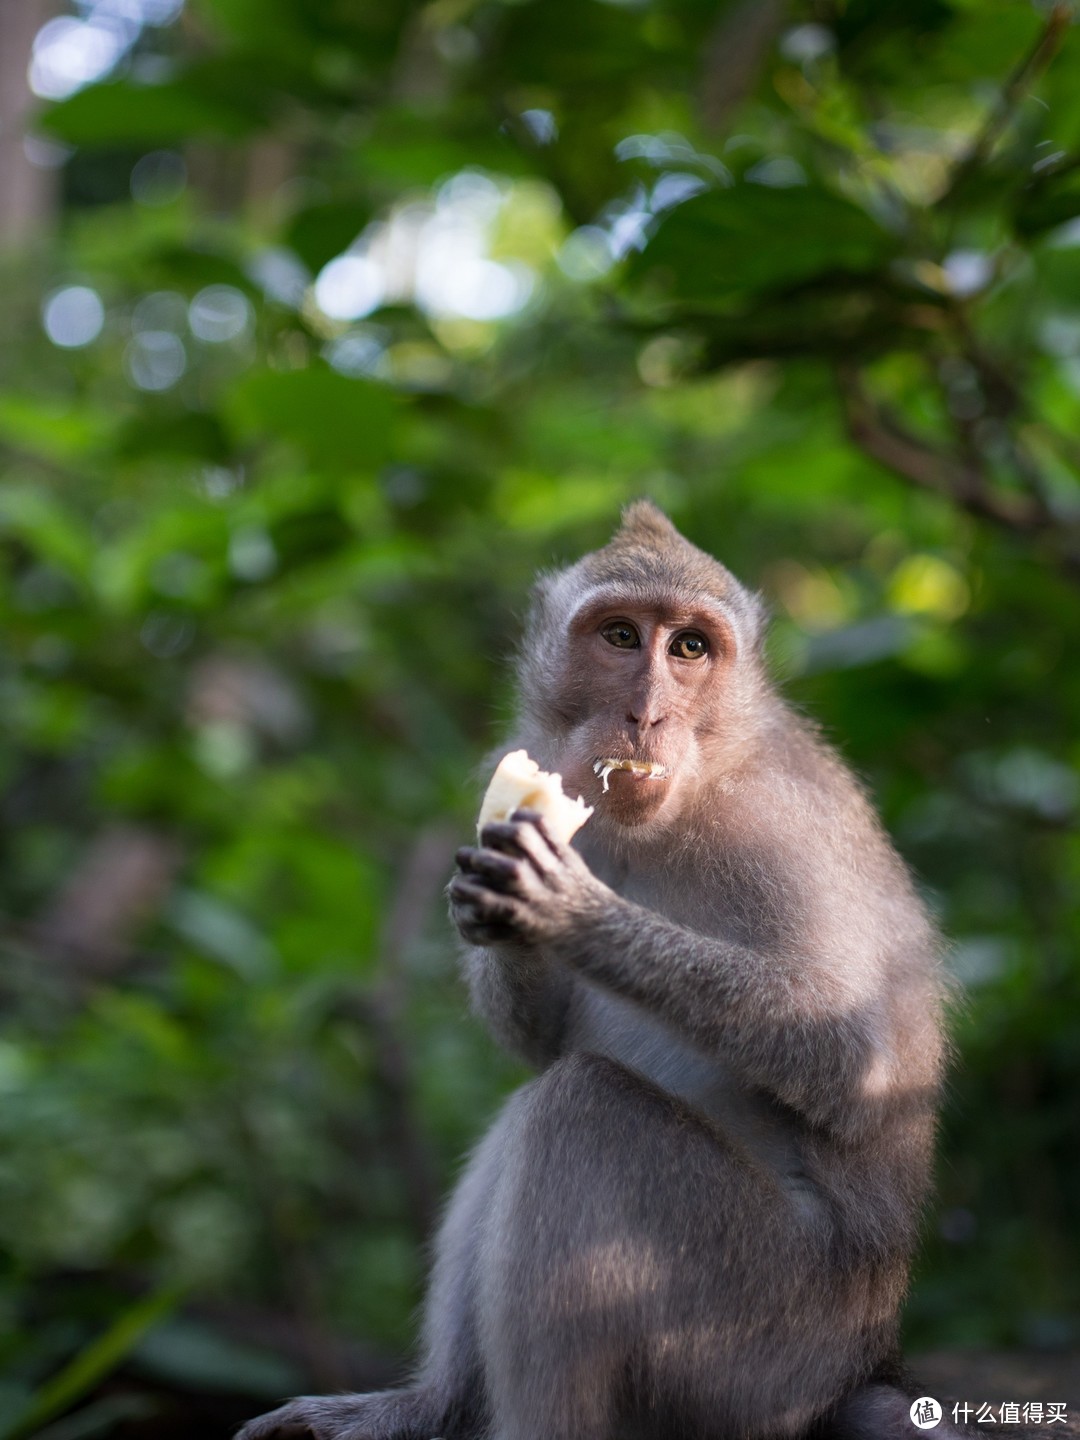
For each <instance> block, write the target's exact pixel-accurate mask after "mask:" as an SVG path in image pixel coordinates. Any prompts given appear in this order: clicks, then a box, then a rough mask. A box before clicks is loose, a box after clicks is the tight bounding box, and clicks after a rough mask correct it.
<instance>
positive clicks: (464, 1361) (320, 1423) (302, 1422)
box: [236, 1114, 507, 1440]
mask: <svg viewBox="0 0 1080 1440" xmlns="http://www.w3.org/2000/svg"><path fill="white" fill-rule="evenodd" d="M506 1128H507V1116H506V1115H505V1114H504V1116H503V1117H502V1118H500V1119H499V1120H496V1122H495V1124H494V1125H493V1126H492V1127H491V1129H490V1131H489V1132H488V1134H487V1136H486V1137H485V1138H484V1140H483V1141H482V1142H481V1144H480V1145H479V1146H478V1147H477V1149H476V1151H475V1152H474V1154H473V1157H472V1160H471V1161H470V1163H469V1164H468V1166H467V1167H466V1169H465V1172H464V1174H463V1175H462V1178H461V1180H460V1181H459V1183H458V1186H457V1189H456V1190H455V1192H454V1194H453V1197H452V1198H451V1201H450V1204H449V1206H448V1207H447V1211H446V1216H445V1219H444V1220H443V1223H442V1226H441V1227H440V1230H439V1234H438V1237H437V1239H436V1242H435V1263H434V1266H433V1269H432V1276H431V1283H430V1286H429V1290H428V1299H427V1304H426V1307H425V1317H424V1327H423V1328H424V1340H423V1359H422V1362H421V1365H420V1368H419V1373H418V1377H417V1381H416V1383H415V1384H414V1385H411V1386H405V1387H403V1388H401V1389H399V1390H382V1391H379V1392H378V1393H376V1394H372V1395H335V1396H328V1397H320V1396H316V1395H305V1396H301V1397H300V1398H299V1399H297V1400H292V1401H290V1403H289V1404H288V1405H284V1406H282V1407H281V1408H280V1409H279V1410H275V1411H273V1412H272V1413H271V1414H269V1415H263V1416H261V1417H260V1418H259V1419H257V1420H252V1421H250V1422H249V1423H248V1424H247V1425H245V1426H244V1428H243V1429H242V1430H241V1431H240V1432H239V1434H238V1435H237V1436H236V1440H310V1437H314V1440H433V1437H436V1436H438V1437H445V1440H457V1437H461V1440H473V1436H474V1435H476V1434H477V1433H478V1431H479V1428H480V1424H481V1417H482V1413H483V1409H484V1400H483V1378H482V1374H481V1365H480V1357H479V1350H478V1340H477V1322H476V1295H475V1291H476V1285H475V1275H476V1269H477V1251H478V1248H479V1245H480V1243H481V1238H482V1234H483V1226H484V1220H485V1216H486V1214H487V1212H488V1211H489V1209H490V1206H491V1197H492V1192H493V1190H494V1187H495V1180H496V1175H497V1170H498V1166H499V1163H500V1157H501V1155H502V1151H503V1149H504V1146H505V1143H506V1142H505V1131H506Z"/></svg>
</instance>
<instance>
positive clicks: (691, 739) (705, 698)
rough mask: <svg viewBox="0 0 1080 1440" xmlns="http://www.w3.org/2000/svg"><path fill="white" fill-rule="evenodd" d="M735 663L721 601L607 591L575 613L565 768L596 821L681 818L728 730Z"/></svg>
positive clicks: (569, 657) (571, 787)
mask: <svg viewBox="0 0 1080 1440" xmlns="http://www.w3.org/2000/svg"><path fill="white" fill-rule="evenodd" d="M734 660H735V641H734V634H733V630H732V626H731V624H730V623H729V621H728V619H727V618H726V616H725V615H724V612H723V610H722V609H721V607H720V605H719V603H718V602H706V603H697V604H693V605H687V604H686V602H685V601H683V602H680V603H671V604H666V603H650V604H643V603H642V602H641V599H640V598H631V597H629V596H627V595H625V594H624V595H620V594H618V593H617V592H611V591H608V592H606V593H601V594H597V595H593V596H591V597H589V598H588V599H587V600H586V603H585V604H583V605H582V606H581V607H579V609H578V610H576V611H575V613H574V615H573V617H572V619H571V622H570V625H569V635H568V644H567V651H566V665H565V670H564V678H563V684H564V686H565V693H566V695H567V697H568V703H567V705H566V712H565V713H566V714H567V718H568V719H569V720H570V722H571V723H570V725H569V727H568V734H567V737H566V741H565V745H564V748H563V750H562V752H561V753H560V755H559V757H558V762H559V763H558V768H559V769H560V770H561V773H562V774H563V776H564V779H565V782H566V788H567V790H568V792H569V793H571V794H574V793H579V792H580V793H581V794H582V795H583V796H584V797H585V799H586V800H587V801H588V803H589V804H590V805H595V806H597V817H598V818H599V816H601V815H605V816H607V817H609V818H610V819H611V820H612V821H613V822H614V823H616V824H619V825H626V826H636V825H641V824H644V823H646V822H648V821H652V820H654V819H656V820H663V821H664V822H666V821H667V820H669V819H673V818H674V817H675V815H677V814H678V813H679V811H680V810H681V808H682V805H681V798H680V797H682V796H684V795H685V794H688V793H690V792H691V791H692V790H693V788H694V786H695V782H696V776H697V775H698V774H699V773H700V765H701V759H702V756H701V747H702V744H703V742H705V741H706V740H707V738H708V737H709V736H710V735H714V734H716V733H718V731H719V730H720V729H721V728H722V716H723V711H724V695H725V688H726V686H727V684H728V683H729V682H730V677H731V673H732V666H733V663H734Z"/></svg>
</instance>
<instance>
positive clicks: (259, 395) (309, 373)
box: [229, 365, 398, 472]
mask: <svg viewBox="0 0 1080 1440" xmlns="http://www.w3.org/2000/svg"><path fill="white" fill-rule="evenodd" d="M230 400H231V404H230V407H229V409H230V415H231V418H232V420H233V423H234V425H235V427H236V430H237V432H238V434H239V435H240V436H241V438H243V439H252V438H255V437H263V438H272V437H275V436H276V437H279V438H281V439H283V440H289V441H292V443H293V444H295V445H297V446H298V447H299V449H300V450H301V451H302V452H303V453H304V454H305V455H306V456H307V458H308V459H309V460H310V461H311V463H312V464H313V465H315V466H316V467H324V468H326V469H328V470H333V471H338V472H341V471H345V472H350V471H355V470H358V469H366V468H368V467H371V466H376V465H381V464H383V463H385V461H387V460H388V459H389V458H390V455H391V453H392V449H393V442H394V428H395V423H396V419H397V411H398V403H397V400H396V398H395V396H394V395H393V394H392V392H391V391H389V390H387V389H385V388H384V387H383V386H381V385H375V384H371V383H370V382H368V381H364V380H352V379H348V378H347V377H346V376H344V375H338V374H337V373H336V372H335V371H333V370H331V369H329V367H327V366H325V365H313V366H311V367H309V368H308V369H305V370H287V371H274V370H264V371H262V372H260V373H258V374H255V375H251V376H248V377H247V378H245V379H244V380H243V381H242V382H241V383H240V384H239V385H238V386H237V387H236V389H235V390H234V391H233V393H232V396H231V397H230Z"/></svg>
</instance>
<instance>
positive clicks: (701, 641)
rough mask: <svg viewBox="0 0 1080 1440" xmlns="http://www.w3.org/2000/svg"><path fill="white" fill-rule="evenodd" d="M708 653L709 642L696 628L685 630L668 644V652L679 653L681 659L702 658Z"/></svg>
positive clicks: (671, 653) (670, 653)
mask: <svg viewBox="0 0 1080 1440" xmlns="http://www.w3.org/2000/svg"><path fill="white" fill-rule="evenodd" d="M708 653H709V642H708V641H707V640H706V639H705V636H704V635H699V634H698V633H697V631H696V630H684V631H683V632H682V634H681V635H676V636H675V639H674V640H672V642H671V644H670V645H669V646H668V654H669V655H677V656H678V657H679V659H680V660H701V659H704V657H705V656H706V655H707V654H708Z"/></svg>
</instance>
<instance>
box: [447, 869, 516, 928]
mask: <svg viewBox="0 0 1080 1440" xmlns="http://www.w3.org/2000/svg"><path fill="white" fill-rule="evenodd" d="M450 899H451V901H452V902H459V903H461V904H463V905H465V906H468V907H469V908H470V909H471V910H472V912H473V913H474V914H475V916H476V918H477V920H479V921H481V922H483V923H484V924H492V923H493V922H495V923H501V924H509V925H514V924H515V923H516V922H517V921H518V920H519V919H520V914H521V906H520V902H519V901H517V900H515V899H514V897H513V896H511V895H504V894H501V893H500V892H499V891H497V890H489V889H488V887H487V886H486V885H484V884H482V883H481V882H479V881H476V880H472V879H470V878H468V877H467V876H465V875H455V876H454V878H453V880H451V881H450Z"/></svg>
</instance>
